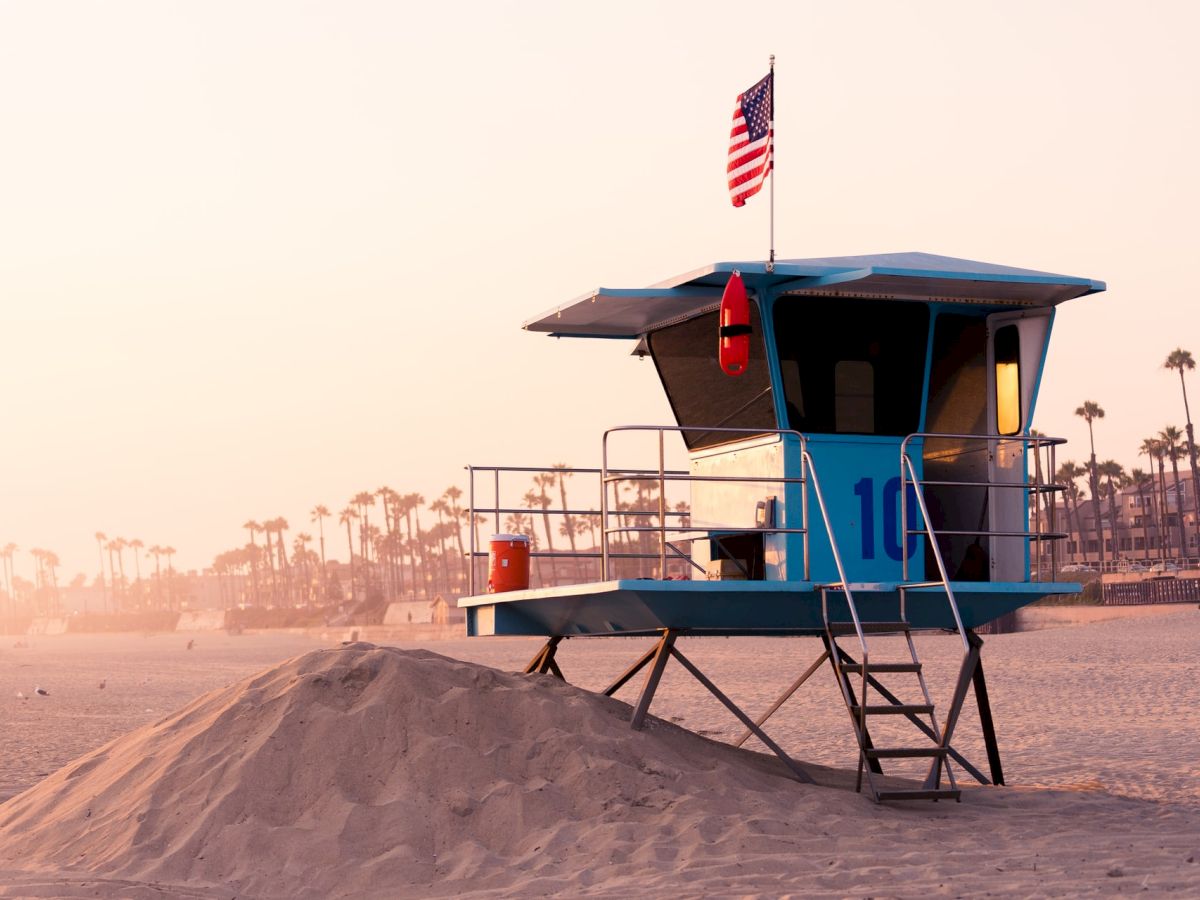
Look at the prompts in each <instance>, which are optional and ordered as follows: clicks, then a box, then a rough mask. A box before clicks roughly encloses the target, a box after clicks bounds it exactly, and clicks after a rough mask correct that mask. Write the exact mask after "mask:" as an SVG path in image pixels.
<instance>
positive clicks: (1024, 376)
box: [987, 310, 1052, 581]
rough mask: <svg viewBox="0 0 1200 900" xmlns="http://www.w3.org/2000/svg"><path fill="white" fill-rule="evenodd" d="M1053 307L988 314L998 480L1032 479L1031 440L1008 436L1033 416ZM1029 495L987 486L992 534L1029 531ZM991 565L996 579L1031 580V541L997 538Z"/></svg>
mask: <svg viewBox="0 0 1200 900" xmlns="http://www.w3.org/2000/svg"><path fill="white" fill-rule="evenodd" d="M1051 315H1052V314H1051V312H1050V311H1049V310H1036V311H1034V310H1031V311H1026V312H1019V313H996V314H994V315H991V316H988V320H987V322H988V329H987V331H988V334H987V378H988V390H987V415H988V428H987V431H988V432H989V433H991V434H995V435H1000V437H998V438H996V439H995V440H992V441H990V442H989V448H988V470H989V474H990V477H989V479H988V480H989V481H991V482H992V483H993V485H1005V484H1013V485H1017V484H1022V483H1027V482H1029V481H1031V480H1032V477H1031V476H1032V472H1030V471H1029V466H1028V464H1027V461H1026V444H1025V442H1024V441H1021V440H1005V439H1004V437H1003V436H1005V435H1013V436H1014V437H1018V436H1022V435H1026V434H1028V432H1029V425H1030V422H1031V420H1032V417H1033V404H1034V400H1035V399H1036V396H1037V384H1038V377H1039V375H1040V373H1041V365H1042V359H1043V358H1044V355H1045V350H1046V341H1047V339H1048V338H1049V334H1050V320H1051ZM1029 501H1030V494H1029V493H1028V492H1027V491H1025V490H1023V489H1021V488H1019V487H1000V486H993V487H991V488H989V489H988V522H989V525H988V527H989V529H990V530H991V531H992V532H993V533H1005V532H1007V533H1010V534H1011V533H1014V532H1026V531H1029V530H1030V527H1029V508H1030V507H1029ZM990 544H991V553H990V560H989V565H990V569H991V572H990V574H991V580H992V581H1028V580H1029V543H1028V541H1027V540H1026V539H1025V538H1021V537H993V538H992V540H991V542H990Z"/></svg>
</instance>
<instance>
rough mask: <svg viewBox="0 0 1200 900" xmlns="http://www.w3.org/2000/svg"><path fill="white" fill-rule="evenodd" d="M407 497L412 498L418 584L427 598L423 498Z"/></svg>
mask: <svg viewBox="0 0 1200 900" xmlns="http://www.w3.org/2000/svg"><path fill="white" fill-rule="evenodd" d="M408 496H409V497H411V498H412V514H413V519H414V521H415V522H416V523H417V538H416V540H417V550H418V551H419V552H420V554H421V580H420V582H419V584H420V586H421V590H422V591H423V592H424V596H426V597H428V596H429V591H428V585H429V581H428V575H427V573H426V569H427V564H426V558H425V534H424V532H423V531H422V530H421V507H422V506H424V505H425V498H424V497H422V496H421V495H420V494H409V495H408ZM413 590H414V591H415V590H416V586H415V585H414V586H413Z"/></svg>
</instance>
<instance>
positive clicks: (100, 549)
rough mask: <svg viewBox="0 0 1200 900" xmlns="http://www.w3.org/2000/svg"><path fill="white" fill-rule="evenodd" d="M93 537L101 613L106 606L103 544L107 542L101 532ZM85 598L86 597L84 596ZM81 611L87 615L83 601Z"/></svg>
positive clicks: (105, 536) (85, 603)
mask: <svg viewBox="0 0 1200 900" xmlns="http://www.w3.org/2000/svg"><path fill="white" fill-rule="evenodd" d="M93 537H95V538H96V552H97V554H98V555H99V556H100V609H101V611H103V610H104V609H105V608H106V607H107V606H108V597H107V589H106V587H105V584H104V542H105V541H107V540H108V535H107V534H105V533H104V532H103V531H97V532H96V533H95V535H93ZM84 596H85V597H86V595H84ZM83 603H84V606H83V611H84V613H85V614H86V613H87V600H86V599H85V600H84V601H83Z"/></svg>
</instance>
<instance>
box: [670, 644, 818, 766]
mask: <svg viewBox="0 0 1200 900" xmlns="http://www.w3.org/2000/svg"><path fill="white" fill-rule="evenodd" d="M670 653H671V655H672V656H674V657H675V658H676V659H677V660H679V663H680V665H682V666H683V667H684V668H685V669H687V670H688V671H689V672H691V673H692V677H693V678H695V679H696V680H697V681H699V682H700V683H701V684H702V685H704V686H705V687H706V688H708V691H709V693H710V694H712V695H713V696H714V697H716V698H717V699H718V700H720V701H721V703H723V704H724V706H725V708H726V709H728V710H729V711H730V712H731V713H733V714H734V715H735V716H737V719H738V721H739V722H741V723H742V724H743V725H745V726H746V727H747V728H748V729H750V731H751V733H753V735H754V736H755V737H756V738H758V739H759V740H760V741H762V742H763V743H764V744H766V745H767V747H768V748H770V750H771V752H772V753H774V754H775V755H776V756H778V757H779V758H780V759H781V760H782V761H783V764H784V765H786V766H787V767H788V768H789V769H791V770H792V773H793V774H794V775H795V776H796V778H797V779H799V780H800V781H803V782H804V783H805V784H814V783H815V782H814V781H813V779H812V776H811V775H809V774H808V773H807V772H805V771H804V769H802V768H801V767H800V765H799V764H798V763H797V762H796V761H795V760H794V759H792V758H791V757H790V756H788V755H787V754H786V753H784V752H783V748H781V747H780V746H779V745H778V744H776V743H775V742H774V741H773V740H771V739H770V738H769V737H767V735H766V733H765V732H764V731H763V730H762V729H761V728H759V727H758V725H756V724H755V723H754V722H753V721H751V719H750V717H749V716H748V715H746V714H745V713H744V712H742V711H741V709H739V708H738V706H737V704H735V703H734V702H733V701H732V700H730V699H729V698H728V697H726V696H725V695H724V694H723V693H722V692H721V689H720V688H718V687H717V686H716V685H715V684H713V683H712V682H711V681H709V680H708V678H707V677H706V676H705V674H704V673H703V672H701V671H700V670H699V669H697V668H696V667H695V666H694V665H693V664H692V662H691V660H689V659H688V658H687V657H686V656H684V655H683V654H682V653H680V652H679V650H678V649H676V648H675V647H674V646H672V647H671V648H670Z"/></svg>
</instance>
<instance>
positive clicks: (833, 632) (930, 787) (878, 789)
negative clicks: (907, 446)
mask: <svg viewBox="0 0 1200 900" xmlns="http://www.w3.org/2000/svg"><path fill="white" fill-rule="evenodd" d="M804 456H805V465H806V467H807V471H808V475H809V477H810V478H811V479H812V484H813V490H814V494H815V495H816V499H817V505H818V508H819V509H820V511H821V517H822V520H823V522H824V525H825V531H826V534H827V535H828V537H829V544H830V548H831V549H832V551H833V559H834V562H835V564H836V566H837V571H838V578H839V579H840V580H839V581H837V582H834V583H831V584H825V585H821V588H820V589H821V612H822V616H823V618H824V621H825V635H824V638H823V640H824V642H825V650H826V653H827V654H828V657H829V661H830V665H831V666H832V667H833V671H834V674H835V676H836V678H837V683H838V688H839V690H840V691H841V694H842V699H843V701H845V704H846V711H847V713H849V715H850V721H851V724H852V726H853V728H854V734H855V737H856V739H857V741H858V749H859V753H858V775H857V778H856V781H855V790H856V791H860V792H861V791H862V787H863V774H864V772H865V773H866V782H867V789H868V791H869V792H870V794H871V796H872V798H873V799H874V800H875V802H876V803H881V802H883V801H886V800H956V801H957V800H959V799H960V798H961V791H960V790H959V788H958V784H957V782H956V781H955V778H954V772H953V771H952V770H951V768H950V765H949V758H948V757H949V752H950V750H949V741H950V735H951V734H952V732H953V725H952V724H949V723H948V727H947V728H946V729H945V730H943V729H942V728H941V727H939V724H938V719H937V715H936V713H935V712H934V704H933V700H932V698H931V697H930V694H929V686H928V684H927V683H926V681H925V674H924V671H923V667H922V664H921V661H920V659H919V658H918V656H917V648H916V644H915V643H913V637H912V626H911V625H910V624H909V623H908V621H907V615H906V609H907V604H906V600H907V598H906V593H907V590H908V589H909V588H914V587H934V586H938V587H942V588H943V589H944V590H945V592H946V597H947V600H948V601H949V603H950V607H951V609H952V610H953V612H954V620H955V623H956V625H957V629H958V633H959V635H960V636H961V637H962V640H963V647H964V649H965V651H966V653H967V657H969V656H970V651H971V647H970V644H969V642H968V639H967V633H966V630H965V629H964V628H963V624H962V618H961V616H960V615H959V612H958V603H957V601H956V600H955V598H954V591H953V589H952V588H951V586H950V580H949V578H948V577H947V575H946V569H945V564H944V562H943V560H942V558H941V554H940V552H939V551H938V550H937V543H936V541H935V540H934V539H933V534H932V530H931V526H930V525H929V516H928V511H927V509H926V507H925V500H924V497H922V496H921V492H920V487H919V483H918V488H917V492H916V497H917V502H918V508H919V509H920V511H921V515H922V517H923V521H924V522H925V525H926V529H925V530H926V531H927V533H928V535H929V540H930V543H931V545H932V546H933V547H934V555H935V557H936V558H937V562H938V570H939V574H940V575H941V580H940V581H923V582H902V583H901V584H899V585H889V586H888V587H889V588H892V589H898V591H899V595H900V617H899V619H898V620H897V621H893V622H870V621H863V620H862V618H861V617H860V615H859V612H858V607H857V606H856V605H855V602H854V590H855V586H854V585H853V584H852V583H851V582H850V581H849V580H848V579H847V577H846V570H845V567H844V566H843V563H842V555H841V552H840V550H839V549H838V545H837V540H836V538H835V537H834V533H833V527H832V524H831V522H830V521H829V515H828V513H827V509H826V505H825V499H824V497H823V496H822V493H821V485H820V480H819V479H818V477H817V472H816V468H815V466H814V465H813V461H812V458H811V456H809V454H808V452H807V450H806V451H805V452H804ZM905 461H906V462H908V465H909V468H910V470H911V467H912V464H911V461H909V460H908V459H907V456H906V457H905ZM912 480H913V481H914V482H916V481H917V478H916V473H915V471H913V472H912ZM905 539H907V536H905ZM859 587H860V588H863V589H868V590H869V589H870V588H871V587H877V586H874V585H860V586H859ZM831 593H840V594H842V595H843V596H844V597H845V600H846V607H847V609H848V610H849V613H850V620H849V621H834V620H832V619H831V618H830V612H829V595H830V594H831ZM869 634H870V635H888V634H902V635H904V639H905V644H906V645H907V648H908V660H907V661H889V662H874V661H872V659H871V656H870V652H869V650H868V647H867V635H869ZM839 637H840V638H846V637H854V638H857V641H858V648H859V654H860V655H859V659H857V660H856V659H855V658H854V657H853V656H851V655H850V654H849V653H848V652H846V650H845V649H844V648H843V647H842V646H840V645H839V644H838V638H839ZM965 659H966V657H965V658H964V660H965ZM877 675H910V676H911V675H915V676H916V681H917V685H918V686H919V688H920V701H921V702H918V703H909V702H904V701H903V700H901V699H900V698H899V697H898V696H897V695H896V694H894V693H892V691H890V690H888V689H887V688H886V687H885V686H884V685H883V684H882V683H881V682H880V681H879V679H878V678H877V677H876V676H877ZM960 681H961V679H960ZM856 683H857V685H858V690H857V692H856V691H855V684H856ZM872 690H874V692H875V693H876V694H878V696H879V699H880V700H881V701H883V702H878V703H873V702H872V698H871V692H872ZM956 700H957V693H956ZM958 706H961V702H957V703H956V704H955V707H956V708H957V707H958ZM876 716H903V717H905V718H906V719H907V720H908V721H910V722H912V723H913V724H914V725H915V726H916V727H917V729H918V730H919V731H920V733H922V734H924V735H925V736H926V737H927V738H928V739H929V741H930V742H929V743H925V744H916V745H904V746H885V747H877V746H875V744H874V742H873V741H872V739H871V730H870V722H871V720H872V719H873V718H874V717H876ZM924 717H927V718H928V723H927V724H926V722H925V721H924V720H923V718H924ZM954 718H957V717H956V716H955V717H954ZM881 759H928V760H930V766H929V771H928V773H927V774H926V776H925V780H924V782H923V783H922V785H921V787H920V788H916V789H913V788H907V789H899V788H890V787H883V786H881V785H880V784H878V783H877V782H876V776H882V774H883V767H882V766H881V765H880V763H879V761H880V760H881ZM943 768H944V769H945V774H946V778H947V780H948V782H949V787H942V771H943Z"/></svg>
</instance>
